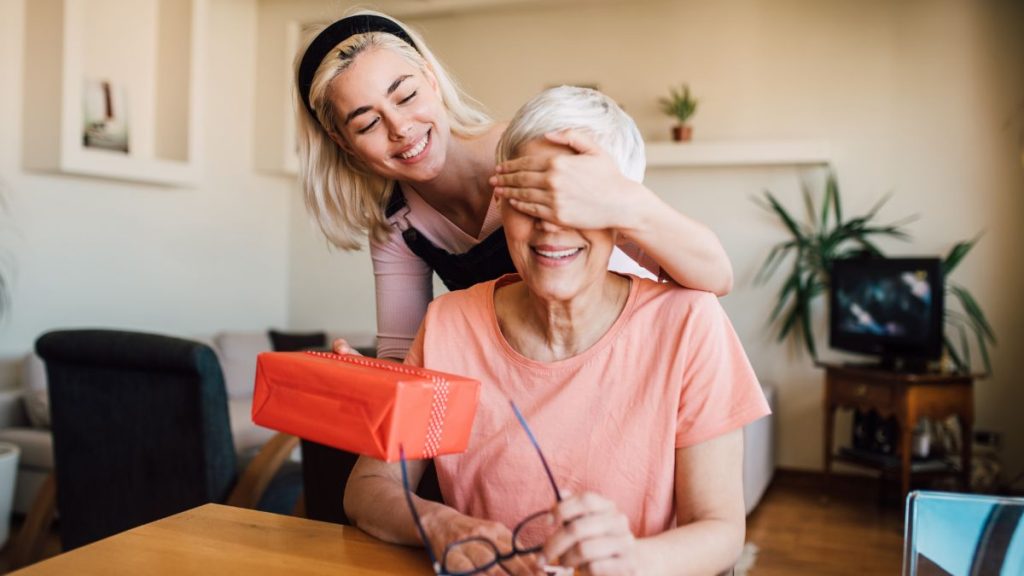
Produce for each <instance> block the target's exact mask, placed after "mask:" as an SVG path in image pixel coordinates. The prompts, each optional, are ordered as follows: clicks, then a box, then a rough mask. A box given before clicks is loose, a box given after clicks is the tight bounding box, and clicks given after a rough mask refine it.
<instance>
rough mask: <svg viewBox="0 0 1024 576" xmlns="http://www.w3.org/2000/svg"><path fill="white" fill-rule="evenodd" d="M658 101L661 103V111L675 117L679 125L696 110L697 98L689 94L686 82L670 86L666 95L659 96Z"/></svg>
mask: <svg viewBox="0 0 1024 576" xmlns="http://www.w3.org/2000/svg"><path fill="white" fill-rule="evenodd" d="M658 103H659V104H660V105H661V111H662V112H664V113H665V114H667V115H668V116H671V117H673V118H675V119H676V120H677V121H678V122H679V124H680V125H683V124H686V121H687V120H689V119H690V117H691V116H693V114H694V112H696V111H697V99H696V98H694V97H693V96H691V95H690V87H689V85H687V84H683V85H682V86H680V87H679V88H670V89H669V95H668V97H667V98H659V99H658Z"/></svg>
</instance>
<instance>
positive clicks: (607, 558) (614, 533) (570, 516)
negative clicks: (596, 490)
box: [543, 493, 636, 574]
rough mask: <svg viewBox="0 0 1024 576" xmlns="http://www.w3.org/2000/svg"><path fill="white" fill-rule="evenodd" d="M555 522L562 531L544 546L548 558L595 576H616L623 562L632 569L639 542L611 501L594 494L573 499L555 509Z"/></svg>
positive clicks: (544, 553)
mask: <svg viewBox="0 0 1024 576" xmlns="http://www.w3.org/2000/svg"><path fill="white" fill-rule="evenodd" d="M555 518H556V521H557V522H559V523H560V524H561V525H562V528H560V529H559V530H558V531H557V532H555V534H553V535H552V536H551V537H550V538H549V539H548V541H547V543H546V544H545V546H544V551H543V555H544V557H545V558H548V559H555V560H557V561H558V563H559V564H561V565H563V566H574V567H586V568H587V570H588V571H589V573H592V574H599V573H600V574H604V573H617V570H618V567H619V566H620V564H622V563H623V562H625V565H627V566H632V562H633V561H634V560H635V556H634V546H635V542H636V539H635V538H634V537H633V533H632V532H631V530H630V528H629V520H628V519H627V518H626V516H625V515H624V514H622V513H621V512H619V511H618V509H617V508H616V507H615V503H614V502H612V501H611V500H608V499H606V498H604V497H601V496H598V495H596V494H592V493H584V494H582V495H580V496H577V497H571V498H568V499H565V500H563V501H562V502H561V503H560V504H559V505H558V506H556V507H555Z"/></svg>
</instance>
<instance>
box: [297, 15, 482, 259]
mask: <svg viewBox="0 0 1024 576" xmlns="http://www.w3.org/2000/svg"><path fill="white" fill-rule="evenodd" d="M359 14H372V15H375V16H380V17H382V18H387V19H389V20H392V21H393V22H395V23H396V24H397V25H398V26H401V27H402V29H404V30H405V31H406V33H407V34H408V35H409V37H410V38H412V39H413V42H414V44H415V46H410V45H409V44H407V43H406V42H404V41H403V40H401V39H399V38H398V37H397V36H393V35H391V34H388V33H384V32H368V33H365V34H356V35H353V36H350V37H349V38H347V39H345V40H344V41H342V42H341V43H340V44H338V45H337V46H335V47H334V48H332V49H331V51H330V52H328V54H327V55H326V56H325V57H324V59H323V61H321V62H320V64H319V66H318V67H317V70H316V73H315V74H314V76H313V83H312V86H311V87H310V90H309V103H310V105H311V106H312V108H313V110H314V111H315V112H316V116H317V117H316V118H315V119H314V118H312V117H311V116H310V114H309V111H308V110H307V109H306V107H305V105H304V104H303V101H302V95H301V94H300V93H299V90H300V88H299V87H298V84H296V85H295V90H294V100H295V106H294V108H295V113H296V132H297V136H298V148H299V182H300V184H301V186H302V193H303V197H304V199H305V203H306V209H307V210H308V211H309V213H310V215H311V216H312V217H313V218H314V219H315V220H316V222H317V224H319V226H320V230H321V231H322V232H323V233H324V236H326V237H327V240H328V241H329V242H330V243H331V244H333V245H334V246H336V247H338V248H342V249H344V250H358V249H360V248H361V246H362V244H361V240H362V236H363V234H365V233H369V235H370V237H371V238H373V239H375V240H378V241H383V240H385V239H386V238H387V236H388V233H389V232H390V227H389V226H388V223H387V220H386V217H385V216H384V209H385V207H386V204H387V201H388V198H389V197H390V194H391V190H392V189H393V188H394V184H395V182H394V180H391V179H388V178H383V177H381V176H378V175H376V174H374V173H373V172H372V171H370V170H369V169H368V168H367V167H366V166H365V165H364V164H363V163H362V162H361V161H360V160H359V159H358V158H356V157H355V156H353V155H351V154H349V153H347V152H345V151H344V150H343V149H342V148H341V147H340V146H338V145H337V144H336V143H335V142H334V141H333V140H332V139H331V137H330V135H329V134H328V129H327V128H329V129H330V130H333V131H336V132H337V131H338V130H337V129H336V127H337V125H338V124H337V120H338V117H337V112H336V111H335V110H334V108H333V106H331V102H330V99H329V98H328V97H327V92H328V88H329V87H330V85H331V82H332V81H334V79H335V78H337V77H338V75H339V74H341V73H342V72H343V71H345V70H346V69H347V68H348V67H349V66H350V65H351V64H352V62H353V61H354V59H355V58H356V57H357V56H358V55H359V54H361V53H363V52H365V51H367V50H369V49H373V48H386V49H389V50H393V51H394V52H396V53H398V54H399V55H401V56H402V57H404V58H405V59H406V60H408V61H409V62H410V63H412V64H413V65H415V66H416V67H418V68H419V69H420V70H422V71H423V72H424V73H427V72H430V73H433V75H434V76H435V77H436V78H437V84H438V88H439V91H440V93H441V100H442V102H443V103H444V106H445V110H447V112H448V120H449V124H450V126H451V131H452V132H453V133H454V134H456V135H459V136H473V135H477V134H481V133H483V132H484V131H486V130H487V128H489V127H490V126H491V125H492V120H491V118H490V117H489V116H488V115H487V114H486V113H485V112H484V111H483V109H482V107H481V106H480V104H479V103H477V102H476V101H475V100H472V99H471V98H470V97H469V96H467V95H466V94H465V93H464V92H462V90H461V89H460V88H459V87H458V85H457V84H456V83H455V80H454V79H453V78H452V77H451V76H450V75H449V74H448V72H447V71H446V70H445V69H444V67H443V66H442V65H441V63H440V62H439V61H438V60H437V58H436V57H435V56H434V54H433V53H432V52H431V51H430V49H429V48H427V45H426V44H425V43H424V42H423V39H422V38H420V36H419V35H418V34H417V33H415V32H414V31H412V30H411V29H410V28H409V27H408V26H406V25H404V24H402V23H401V22H399V21H397V20H395V19H394V18H391V17H389V16H386V15H384V14H381V13H380V12H374V11H370V10H360V11H358V12H354V13H352V14H349V15H348V16H354V15H359ZM321 30H322V29H321ZM321 30H317V33H319V32H320V31H321ZM313 37H314V38H315V35H314V36H313ZM306 48H308V45H307V46H305V47H303V49H302V50H301V51H300V52H299V53H298V55H296V58H295V71H296V73H297V72H298V69H299V66H300V64H301V62H302V57H303V55H304V54H305V52H306ZM325 127H327V128H325Z"/></svg>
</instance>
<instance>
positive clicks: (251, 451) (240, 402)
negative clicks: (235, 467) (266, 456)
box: [228, 396, 277, 462]
mask: <svg viewBox="0 0 1024 576" xmlns="http://www.w3.org/2000/svg"><path fill="white" fill-rule="evenodd" d="M228 412H229V417H230V418H231V437H232V439H233V440H234V442H235V454H238V458H239V461H240V462H246V461H248V460H249V459H250V458H252V456H254V455H255V454H256V452H259V450H260V448H262V447H263V445H264V444H266V443H267V441H268V440H270V439H271V438H273V437H274V434H277V432H276V431H274V430H271V429H270V428H264V427H262V426H257V425H256V424H253V421H252V397H251V396H250V397H248V398H229V399H228Z"/></svg>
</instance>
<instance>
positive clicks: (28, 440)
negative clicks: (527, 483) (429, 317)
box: [0, 332, 777, 514]
mask: <svg viewBox="0 0 1024 576" xmlns="http://www.w3.org/2000/svg"><path fill="white" fill-rule="evenodd" d="M337 336H338V335H331V336H330V338H334V337H337ZM343 336H344V337H346V338H347V339H348V340H349V341H350V342H352V343H353V344H354V345H356V346H360V347H362V346H372V341H373V339H372V337H369V336H367V335H365V334H359V335H351V334H349V335H343ZM194 339H195V340H199V341H202V342H205V343H207V344H209V345H210V346H211V347H212V348H213V349H214V351H215V352H216V353H217V356H218V358H219V359H220V363H221V369H222V370H223V372H224V382H225V385H226V387H227V392H228V410H229V412H230V417H231V434H232V437H233V438H234V442H235V450H236V452H237V453H238V455H239V459H240V461H241V463H242V464H244V463H245V462H247V461H248V460H249V459H250V458H252V456H254V455H255V453H256V452H257V451H258V450H259V448H260V447H261V446H262V445H263V444H264V443H265V442H266V441H267V440H269V439H270V438H271V437H272V436H273V435H274V433H275V432H274V431H273V430H270V429H267V428H262V427H260V426H257V425H255V424H253V423H252V418H251V411H252V391H253V390H252V389H253V380H254V377H255V374H256V356H257V355H258V354H259V353H260V352H266V351H268V350H271V349H272V346H271V341H270V338H269V336H268V335H267V333H266V332H221V333H219V334H217V335H215V336H213V337H209V338H205V337H204V338H194ZM19 381H20V385H19V387H18V388H15V389H12V390H0V441H3V442H11V443H13V444H16V445H17V446H18V447H20V448H21V458H20V461H19V464H18V477H17V482H16V485H15V493H14V505H13V510H14V511H15V512H17V513H21V514H25V513H27V512H28V510H29V508H30V507H31V505H32V501H33V499H34V497H35V494H36V492H37V491H38V489H39V487H40V486H41V485H42V483H43V481H44V480H45V479H46V477H47V475H49V473H50V472H51V471H52V470H53V448H52V441H51V436H50V430H49V420H50V414H49V403H48V400H47V394H46V371H45V368H44V365H43V362H42V360H40V358H39V357H38V356H36V355H35V353H32V354H29V355H28V356H27V357H26V358H25V359H24V360H23V361H22V364H21V369H20V378H19ZM764 392H765V396H766V397H767V398H768V404H769V405H770V406H771V408H772V412H773V413H774V412H775V411H776V406H777V400H776V392H775V388H774V387H773V386H771V385H765V386H764ZM774 426H775V416H774V414H773V415H772V416H768V417H766V418H762V419H760V420H758V421H756V422H754V423H752V424H750V425H749V426H747V427H746V428H745V429H744V431H743V436H744V457H743V486H744V502H745V505H746V510H747V513H748V514H749V513H750V512H751V511H752V510H753V509H754V507H755V506H757V504H758V502H759V501H760V500H761V497H762V496H763V495H764V491H765V489H767V487H768V485H769V483H770V482H771V480H772V476H773V474H774V472H775V450H774V437H775V429H774ZM296 457H297V455H296Z"/></svg>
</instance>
